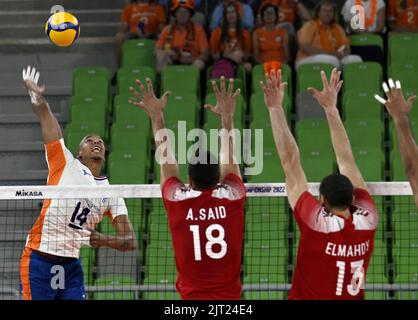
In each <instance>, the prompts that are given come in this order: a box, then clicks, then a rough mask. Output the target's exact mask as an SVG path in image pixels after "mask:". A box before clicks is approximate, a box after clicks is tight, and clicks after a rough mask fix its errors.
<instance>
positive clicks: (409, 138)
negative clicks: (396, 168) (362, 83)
mask: <svg viewBox="0 0 418 320" xmlns="http://www.w3.org/2000/svg"><path fill="white" fill-rule="evenodd" d="M388 82H389V86H388V85H387V84H386V83H383V90H384V91H385V93H386V96H387V98H388V99H387V101H386V100H384V99H382V98H380V97H376V99H378V101H379V102H382V103H384V104H385V106H386V109H387V110H388V112H389V114H390V115H391V117H392V118H393V122H394V123H395V128H396V133H397V136H398V144H399V150H400V153H401V158H402V161H403V164H404V166H405V172H406V175H407V177H408V179H409V182H410V183H411V188H412V191H413V192H414V196H415V204H416V206H417V207H418V146H417V144H416V142H415V141H414V137H413V135H412V131H411V126H410V124H409V119H408V113H409V111H411V109H412V105H413V103H414V101H415V100H416V98H417V97H416V96H412V97H410V98H409V99H408V100H405V97H404V95H403V93H402V88H401V83H400V82H399V81H396V85H395V83H394V81H393V80H392V79H389V81H388Z"/></svg>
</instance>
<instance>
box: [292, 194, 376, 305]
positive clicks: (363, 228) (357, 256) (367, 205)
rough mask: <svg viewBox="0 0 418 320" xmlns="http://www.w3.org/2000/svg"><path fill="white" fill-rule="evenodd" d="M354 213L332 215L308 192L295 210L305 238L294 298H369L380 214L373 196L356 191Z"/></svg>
mask: <svg viewBox="0 0 418 320" xmlns="http://www.w3.org/2000/svg"><path fill="white" fill-rule="evenodd" d="M354 197H355V201H354V205H353V206H352V208H350V211H351V213H352V215H351V216H350V218H349V219H343V218H341V217H338V216H336V215H333V214H332V213H329V212H327V211H326V210H325V208H324V207H322V206H321V204H320V202H319V201H318V200H317V199H316V198H314V197H313V196H312V195H311V194H310V193H309V192H304V193H303V194H302V195H301V196H300V198H299V199H298V201H297V203H296V206H295V208H294V216H295V218H296V221H297V223H298V226H299V229H300V232H301V237H300V240H299V248H298V256H297V262H296V268H295V272H294V275H293V281H292V288H291V290H290V295H289V299H307V300H313V299H324V300H340V299H342V300H361V299H364V286H365V279H366V272H367V268H368V265H369V261H370V257H371V254H372V251H373V244H374V235H375V232H376V227H377V220H378V218H377V210H376V206H375V204H374V202H373V199H372V198H371V196H370V194H369V193H368V192H367V191H366V190H363V189H355V190H354Z"/></svg>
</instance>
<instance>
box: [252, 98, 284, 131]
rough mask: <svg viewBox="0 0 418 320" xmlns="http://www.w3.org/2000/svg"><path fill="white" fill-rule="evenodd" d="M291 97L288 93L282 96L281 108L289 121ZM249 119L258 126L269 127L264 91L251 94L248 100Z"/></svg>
mask: <svg viewBox="0 0 418 320" xmlns="http://www.w3.org/2000/svg"><path fill="white" fill-rule="evenodd" d="M291 105H292V104H291V98H290V96H289V95H288V94H286V95H285V96H284V99H283V108H284V110H285V113H286V116H287V120H288V121H290V114H291V108H292V107H291ZM250 119H251V124H252V125H255V124H258V125H260V127H259V128H266V127H269V128H271V123H270V115H269V111H268V108H267V106H266V104H265V103H264V93H263V92H255V93H253V94H252V96H251V100H250Z"/></svg>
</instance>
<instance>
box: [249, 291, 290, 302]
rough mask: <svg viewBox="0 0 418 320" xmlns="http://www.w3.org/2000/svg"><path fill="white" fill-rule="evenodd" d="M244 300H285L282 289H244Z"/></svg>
mask: <svg viewBox="0 0 418 320" xmlns="http://www.w3.org/2000/svg"><path fill="white" fill-rule="evenodd" d="M244 300H286V293H285V292H282V291H244Z"/></svg>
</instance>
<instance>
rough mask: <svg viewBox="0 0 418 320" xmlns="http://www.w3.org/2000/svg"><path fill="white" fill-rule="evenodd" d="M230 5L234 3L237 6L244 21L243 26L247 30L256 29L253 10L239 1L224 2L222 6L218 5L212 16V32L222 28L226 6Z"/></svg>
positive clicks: (227, 0) (225, 0) (228, 0)
mask: <svg viewBox="0 0 418 320" xmlns="http://www.w3.org/2000/svg"><path fill="white" fill-rule="evenodd" d="M228 3H233V4H236V5H237V8H238V13H239V15H240V17H241V20H242V26H243V27H244V28H245V29H248V30H253V29H254V13H253V9H252V8H251V7H250V6H249V5H248V4H245V3H242V2H241V1H239V0H223V1H222V3H221V4H219V5H217V6H216V8H215V10H214V11H213V14H212V19H211V21H210V30H211V31H213V30H215V29H216V28H217V27H219V26H221V24H222V19H223V12H224V6H225V5H227V4H228Z"/></svg>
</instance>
